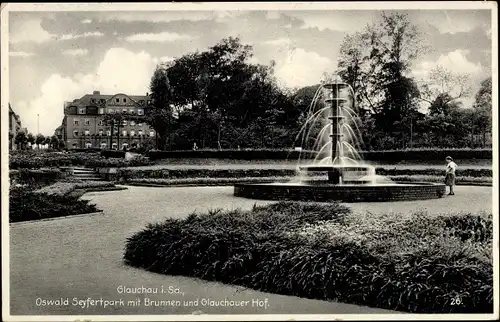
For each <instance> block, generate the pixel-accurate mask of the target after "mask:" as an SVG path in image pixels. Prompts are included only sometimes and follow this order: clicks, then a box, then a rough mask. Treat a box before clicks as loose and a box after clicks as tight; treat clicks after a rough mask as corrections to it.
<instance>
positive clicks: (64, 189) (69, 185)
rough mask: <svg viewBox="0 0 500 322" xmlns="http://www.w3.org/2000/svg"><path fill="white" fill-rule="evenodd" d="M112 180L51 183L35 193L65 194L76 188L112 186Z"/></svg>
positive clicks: (86, 188)
mask: <svg viewBox="0 0 500 322" xmlns="http://www.w3.org/2000/svg"><path fill="white" fill-rule="evenodd" d="M114 186H115V185H114V183H113V182H107V181H73V182H57V183H55V184H53V185H50V186H46V187H43V188H41V189H39V190H36V191H35V192H36V193H40V194H47V195H61V196H64V195H67V194H69V193H71V192H73V191H75V190H76V189H82V190H88V189H91V188H101V187H114Z"/></svg>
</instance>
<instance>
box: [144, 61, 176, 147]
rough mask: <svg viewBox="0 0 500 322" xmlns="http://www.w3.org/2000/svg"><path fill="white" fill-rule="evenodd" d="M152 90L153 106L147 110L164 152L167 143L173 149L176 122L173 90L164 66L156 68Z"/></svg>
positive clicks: (149, 120)
mask: <svg viewBox="0 0 500 322" xmlns="http://www.w3.org/2000/svg"><path fill="white" fill-rule="evenodd" d="M150 90H151V99H152V105H151V106H148V108H147V109H146V116H147V119H148V123H149V124H150V125H151V126H152V127H153V129H154V130H155V131H156V134H157V136H158V147H159V148H160V149H161V150H164V149H165V146H166V142H168V146H169V148H171V147H172V142H171V134H172V132H173V129H174V124H175V120H174V117H173V110H172V107H171V90H170V84H169V81H168V76H167V70H166V69H165V68H164V67H163V66H158V67H157V68H156V70H155V72H154V74H153V77H152V78H151V83H150ZM169 136H170V138H169Z"/></svg>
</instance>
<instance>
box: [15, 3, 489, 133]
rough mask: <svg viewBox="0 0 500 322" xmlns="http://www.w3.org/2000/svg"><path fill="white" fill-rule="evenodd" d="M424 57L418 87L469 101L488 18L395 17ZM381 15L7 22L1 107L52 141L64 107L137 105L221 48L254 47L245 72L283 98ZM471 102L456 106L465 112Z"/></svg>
mask: <svg viewBox="0 0 500 322" xmlns="http://www.w3.org/2000/svg"><path fill="white" fill-rule="evenodd" d="M399 12H403V13H407V14H408V15H409V18H410V20H411V22H412V23H413V24H414V25H416V26H417V27H418V28H419V31H420V32H422V34H423V35H424V39H425V42H426V44H427V45H428V48H429V51H428V52H427V53H425V54H424V55H422V56H421V57H419V58H418V59H417V60H415V61H414V62H413V63H412V66H411V70H412V73H413V75H414V76H415V77H417V79H420V78H425V76H426V74H427V73H428V72H429V70H431V69H432V68H433V67H436V66H437V65H441V66H443V67H445V68H447V69H450V70H451V71H453V72H456V73H468V74H470V77H471V82H472V84H473V90H474V92H476V91H477V89H478V86H479V83H480V82H481V80H483V79H485V78H486V77H488V76H489V75H491V68H492V52H491V50H492V24H491V11H490V10H446V11H445V10H399ZM380 14H381V11H380V10H267V11H266V10H231V11H222V10H198V11H161V12H159V11H62V12H61V11H57V12H50V11H43V12H40V11H38V12H27V11H24V12H10V13H9V20H8V21H9V46H8V47H9V101H10V103H11V105H12V108H13V109H14V110H15V111H16V113H18V114H19V115H20V117H21V121H22V123H23V126H25V127H27V128H28V131H30V132H33V133H37V128H38V126H37V115H38V114H39V118H40V121H39V131H40V132H41V133H42V134H44V135H52V134H53V133H54V130H55V128H56V127H57V126H59V125H60V124H61V120H62V118H63V104H64V101H71V100H73V99H75V98H80V97H81V96H83V95H84V94H86V93H91V92H92V91H94V90H100V91H101V93H102V94H116V93H126V94H129V95H144V94H146V93H147V92H148V91H149V89H148V86H149V81H150V79H151V76H152V73H153V71H154V69H155V67H156V66H157V64H158V63H160V62H165V61H170V60H172V59H175V58H177V57H180V56H182V55H184V54H187V53H190V52H194V51H197V50H198V51H203V50H206V49H208V47H210V46H212V45H214V44H216V43H217V42H219V41H220V40H221V39H222V38H226V37H229V36H234V37H239V38H240V39H241V42H242V43H243V44H248V45H251V46H252V47H253V53H254V56H253V58H252V62H255V63H261V64H269V62H270V61H271V60H274V61H275V62H276V68H275V75H276V77H277V78H278V80H279V81H280V82H281V83H282V84H284V85H286V86H288V87H291V88H296V87H302V86H307V85H313V84H317V83H319V81H320V80H321V76H322V74H323V73H325V72H327V73H331V72H334V71H335V69H336V65H337V58H338V56H339V49H340V44H341V42H342V40H343V38H344V37H345V36H346V35H347V34H351V33H353V32H356V31H362V30H363V29H364V27H365V26H366V25H367V24H369V23H372V22H374V21H376V20H377V19H378V17H379V16H380ZM472 101H473V98H467V99H464V101H463V103H464V106H470V104H471V102H472Z"/></svg>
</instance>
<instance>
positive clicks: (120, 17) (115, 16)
mask: <svg viewBox="0 0 500 322" xmlns="http://www.w3.org/2000/svg"><path fill="white" fill-rule="evenodd" d="M215 17H216V12H215V11H179V10H178V11H174V10H171V11H151V12H138V11H136V12H102V13H99V17H98V19H100V20H104V21H122V22H136V21H148V22H171V21H177V20H190V21H201V20H210V19H214V18H215Z"/></svg>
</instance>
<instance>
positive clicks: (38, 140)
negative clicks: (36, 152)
mask: <svg viewBox="0 0 500 322" xmlns="http://www.w3.org/2000/svg"><path fill="white" fill-rule="evenodd" d="M35 143H36V144H37V148H38V149H39V148H40V145H42V144H44V143H45V136H44V135H43V134H37V135H36V140H35Z"/></svg>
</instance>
